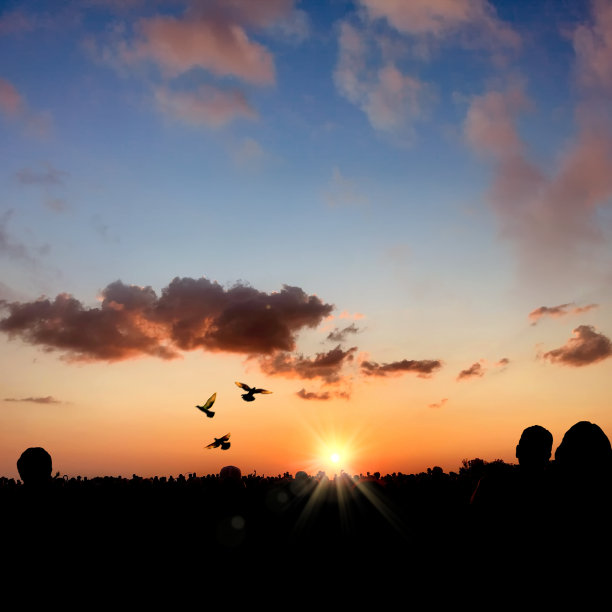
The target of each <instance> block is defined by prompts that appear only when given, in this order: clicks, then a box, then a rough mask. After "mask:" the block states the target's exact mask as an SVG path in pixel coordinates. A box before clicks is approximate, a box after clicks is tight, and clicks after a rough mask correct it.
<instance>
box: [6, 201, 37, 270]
mask: <svg viewBox="0 0 612 612" xmlns="http://www.w3.org/2000/svg"><path fill="white" fill-rule="evenodd" d="M13 214H14V211H13V210H12V209H11V210H7V211H6V212H5V213H4V214H2V215H0V256H5V257H8V258H9V259H13V260H17V261H22V262H24V263H27V264H34V263H35V261H36V258H35V257H34V255H32V253H31V251H30V249H29V248H28V247H27V246H26V245H25V244H23V243H22V242H20V241H19V240H16V239H15V238H14V237H13V236H12V235H11V234H10V233H9V231H8V227H7V226H8V223H9V221H10V219H11V217H12V216H13Z"/></svg>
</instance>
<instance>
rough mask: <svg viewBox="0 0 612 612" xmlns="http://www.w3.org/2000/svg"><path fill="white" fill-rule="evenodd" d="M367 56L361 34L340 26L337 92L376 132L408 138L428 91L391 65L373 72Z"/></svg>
mask: <svg viewBox="0 0 612 612" xmlns="http://www.w3.org/2000/svg"><path fill="white" fill-rule="evenodd" d="M369 55H370V49H369V45H368V43H367V40H366V38H365V37H364V36H363V34H362V33H361V32H360V31H359V30H357V29H356V28H355V27H353V26H352V25H350V24H349V23H347V22H343V23H342V24H341V26H340V40H339V58H338V64H337V66H336V69H335V71H334V82H335V84H336V88H337V89H338V91H339V92H340V93H341V94H342V95H343V96H344V97H345V98H347V99H348V100H349V101H350V102H352V103H353V104H355V105H357V106H358V107H359V108H360V109H361V110H362V111H363V112H364V113H366V115H367V117H368V120H369V121H370V124H371V125H372V127H374V128H375V129H377V130H382V131H386V132H389V133H393V134H396V133H397V131H398V130H400V131H403V132H406V133H408V134H410V132H411V129H412V124H413V122H414V121H415V120H417V119H419V118H420V117H421V115H422V109H423V106H424V104H425V101H426V100H427V99H428V97H429V93H428V87H427V86H426V85H425V84H424V83H422V82H421V81H420V80H419V79H417V78H415V77H412V76H410V75H407V74H404V73H403V72H401V71H400V70H399V69H398V68H397V66H396V65H395V64H394V63H392V62H391V61H389V62H387V63H385V64H384V65H383V66H381V67H379V68H378V69H375V70H372V69H371V68H370V67H369V65H368V64H369V63H370V62H369V59H368V56H369Z"/></svg>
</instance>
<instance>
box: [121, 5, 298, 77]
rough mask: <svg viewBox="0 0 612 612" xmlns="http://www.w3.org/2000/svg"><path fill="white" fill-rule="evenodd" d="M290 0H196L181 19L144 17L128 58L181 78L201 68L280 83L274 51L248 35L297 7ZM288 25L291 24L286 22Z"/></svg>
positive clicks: (126, 50)
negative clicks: (141, 61) (153, 64)
mask: <svg viewBox="0 0 612 612" xmlns="http://www.w3.org/2000/svg"><path fill="white" fill-rule="evenodd" d="M292 6H293V3H292V2H291V0H260V1H259V2H242V1H238V0H230V1H228V0H212V1H209V2H206V3H204V2H201V3H193V4H192V5H191V6H190V7H189V9H188V10H187V11H186V13H185V14H184V15H183V16H182V17H180V18H177V17H174V16H170V15H164V16H162V15H157V16H154V17H150V18H146V19H141V20H140V21H139V22H138V24H137V28H136V29H137V33H138V34H137V39H136V41H135V42H134V44H133V45H132V46H131V47H128V46H124V47H123V48H122V51H121V54H122V56H123V59H124V60H125V61H127V62H128V63H129V62H133V61H138V60H152V61H154V62H155V63H157V64H158V65H159V66H160V67H161V68H162V70H163V71H164V72H165V73H166V74H168V75H170V76H176V75H179V74H181V73H184V72H187V71H189V70H191V69H192V68H202V69H204V70H206V71H208V72H210V73H212V74H214V75H216V76H219V77H226V76H231V77H235V78H238V79H240V80H243V81H246V82H249V83H253V84H256V85H270V84H272V83H274V81H275V69H274V60H273V57H272V54H271V53H270V52H269V51H268V50H267V49H266V48H265V47H264V46H263V45H261V44H260V43H258V42H255V41H253V40H252V39H251V38H249V35H248V34H247V29H249V28H265V27H268V26H272V25H274V24H276V23H278V22H280V21H282V20H283V19H285V18H288V17H289V16H290V14H291V11H292ZM287 23H288V22H287Z"/></svg>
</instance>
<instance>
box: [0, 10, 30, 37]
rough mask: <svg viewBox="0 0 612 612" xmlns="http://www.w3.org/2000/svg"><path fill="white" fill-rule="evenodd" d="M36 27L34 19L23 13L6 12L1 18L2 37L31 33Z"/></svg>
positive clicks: (0, 34)
mask: <svg viewBox="0 0 612 612" xmlns="http://www.w3.org/2000/svg"><path fill="white" fill-rule="evenodd" d="M35 27H36V22H35V20H34V18H33V17H32V16H30V15H27V14H26V13H23V12H21V11H12V12H10V13H9V12H6V13H4V14H3V15H2V16H0V36H5V35H8V34H21V33H22V32H30V31H31V30H33V29H34V28H35Z"/></svg>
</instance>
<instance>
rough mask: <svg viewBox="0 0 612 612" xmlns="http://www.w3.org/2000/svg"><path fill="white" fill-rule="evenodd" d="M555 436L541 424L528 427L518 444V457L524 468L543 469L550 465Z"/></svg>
mask: <svg viewBox="0 0 612 612" xmlns="http://www.w3.org/2000/svg"><path fill="white" fill-rule="evenodd" d="M552 443H553V437H552V434H551V433H550V431H548V429H544V427H541V426H540V425H532V426H531V427H527V429H525V430H524V431H523V433H522V434H521V439H520V440H519V443H518V444H517V445H516V458H517V459H518V462H519V465H520V466H521V467H522V468H527V469H532V470H533V469H543V468H545V467H546V466H547V465H548V460H549V459H550V455H551V452H552Z"/></svg>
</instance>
